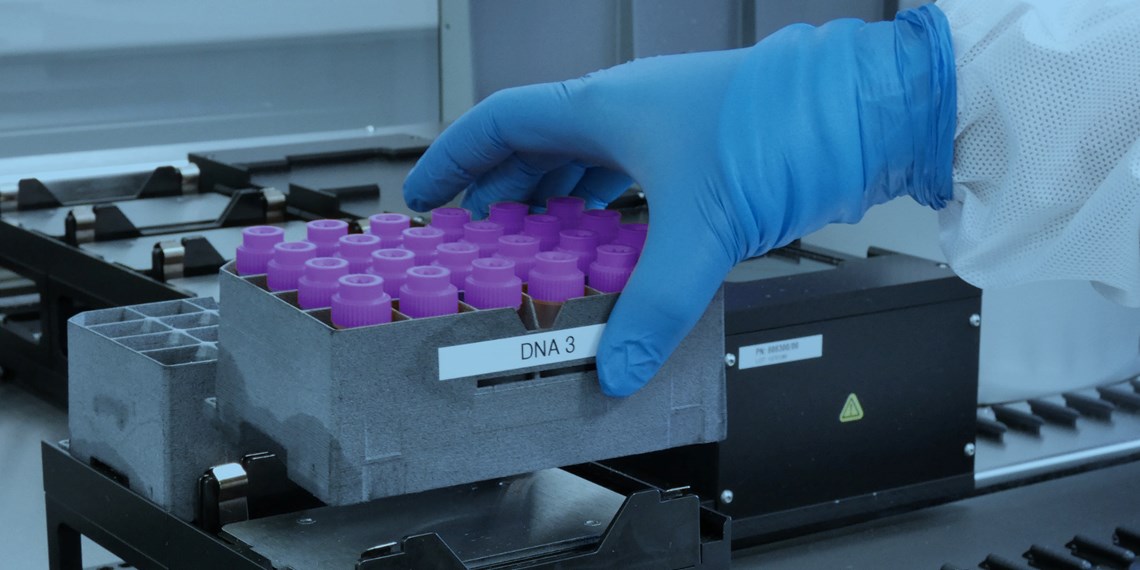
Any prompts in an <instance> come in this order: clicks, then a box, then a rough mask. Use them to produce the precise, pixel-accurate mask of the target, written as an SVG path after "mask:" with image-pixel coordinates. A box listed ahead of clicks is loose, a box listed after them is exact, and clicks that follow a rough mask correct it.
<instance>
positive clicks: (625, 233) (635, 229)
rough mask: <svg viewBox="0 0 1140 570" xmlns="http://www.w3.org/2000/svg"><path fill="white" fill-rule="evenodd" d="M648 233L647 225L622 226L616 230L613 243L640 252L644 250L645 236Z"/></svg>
mask: <svg viewBox="0 0 1140 570" xmlns="http://www.w3.org/2000/svg"><path fill="white" fill-rule="evenodd" d="M648 233H649V224H622V225H621V226H620V227H619V228H618V234H617V238H616V239H614V243H620V244H621V245H628V246H630V247H632V248H636V249H637V251H641V250H642V249H644V248H645V236H646V235H647V234H648Z"/></svg>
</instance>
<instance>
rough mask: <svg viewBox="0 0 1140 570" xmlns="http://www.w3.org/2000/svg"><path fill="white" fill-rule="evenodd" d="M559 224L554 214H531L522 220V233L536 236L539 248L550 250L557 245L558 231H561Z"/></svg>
mask: <svg viewBox="0 0 1140 570" xmlns="http://www.w3.org/2000/svg"><path fill="white" fill-rule="evenodd" d="M561 224H562V223H561V222H559V221H558V218H555V217H554V216H548V215H546V214H531V215H529V216H527V217H526V219H524V220H523V231H522V233H524V234H526V235H528V236H534V237H536V238H538V249H539V250H541V251H550V250H552V249H554V247H555V246H557V245H558V232H560V231H562V225H561Z"/></svg>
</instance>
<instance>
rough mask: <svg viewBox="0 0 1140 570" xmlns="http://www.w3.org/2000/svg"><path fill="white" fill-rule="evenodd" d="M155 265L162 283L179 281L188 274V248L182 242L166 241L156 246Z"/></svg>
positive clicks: (154, 253)
mask: <svg viewBox="0 0 1140 570" xmlns="http://www.w3.org/2000/svg"><path fill="white" fill-rule="evenodd" d="M153 257H154V260H153V261H154V263H153V264H154V265H155V269H157V270H158V271H159V272H160V273H159V275H157V276H156V277H157V278H158V279H159V280H160V281H164V282H165V281H169V280H171V279H179V278H181V277H183V276H184V275H185V274H186V248H185V247H184V246H183V245H182V242H181V241H176V240H166V241H160V242H158V243H156V244H154V252H153Z"/></svg>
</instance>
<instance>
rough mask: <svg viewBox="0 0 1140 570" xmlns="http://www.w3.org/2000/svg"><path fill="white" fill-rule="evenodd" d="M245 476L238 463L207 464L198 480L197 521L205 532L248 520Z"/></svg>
mask: <svg viewBox="0 0 1140 570" xmlns="http://www.w3.org/2000/svg"><path fill="white" fill-rule="evenodd" d="M248 490H249V477H248V476H247V475H246V472H245V468H244V467H242V466H241V464H240V463H225V464H222V465H218V466H216V467H211V468H210V469H209V470H207V471H206V474H205V475H203V476H202V478H201V479H200V480H199V481H198V492H199V501H200V503H199V505H198V508H199V512H198V523H199V524H201V525H202V526H203V528H205V529H206V530H207V531H209V532H217V531H218V530H220V529H221V528H222V527H223V526H225V525H227V524H230V523H233V522H239V521H245V520H249V503H248V501H247V499H246V495H247V492H248Z"/></svg>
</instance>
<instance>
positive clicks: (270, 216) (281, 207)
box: [261, 187, 286, 224]
mask: <svg viewBox="0 0 1140 570" xmlns="http://www.w3.org/2000/svg"><path fill="white" fill-rule="evenodd" d="M261 195H262V196H264V197H265V223H267V224H280V223H284V222H285V202H286V197H285V194H284V193H283V192H281V191H280V190H278V189H276V188H273V187H269V188H262V189H261Z"/></svg>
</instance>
